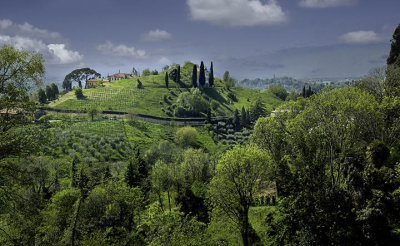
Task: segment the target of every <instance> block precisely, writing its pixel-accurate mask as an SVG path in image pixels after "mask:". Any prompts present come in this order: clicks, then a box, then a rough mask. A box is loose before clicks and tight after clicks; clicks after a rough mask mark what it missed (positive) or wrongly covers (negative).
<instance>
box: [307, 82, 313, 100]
mask: <svg viewBox="0 0 400 246" xmlns="http://www.w3.org/2000/svg"><path fill="white" fill-rule="evenodd" d="M310 96H312V90H311V85H309V86H308V90H307V97H310Z"/></svg>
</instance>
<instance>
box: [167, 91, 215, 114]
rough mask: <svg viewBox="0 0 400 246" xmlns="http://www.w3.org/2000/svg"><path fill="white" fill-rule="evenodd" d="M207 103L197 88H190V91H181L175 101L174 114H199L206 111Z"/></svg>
mask: <svg viewBox="0 0 400 246" xmlns="http://www.w3.org/2000/svg"><path fill="white" fill-rule="evenodd" d="M209 107H210V105H209V103H208V102H207V101H206V100H205V99H204V98H203V96H202V93H201V91H200V90H199V89H197V88H195V89H192V90H191V92H182V93H181V94H179V96H178V99H177V101H176V108H175V115H176V116H199V115H201V113H207V109H208V108H209Z"/></svg>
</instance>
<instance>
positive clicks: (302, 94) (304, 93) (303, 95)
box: [301, 86, 306, 98]
mask: <svg viewBox="0 0 400 246" xmlns="http://www.w3.org/2000/svg"><path fill="white" fill-rule="evenodd" d="M301 96H302V97H304V98H306V86H303V92H302V93H301Z"/></svg>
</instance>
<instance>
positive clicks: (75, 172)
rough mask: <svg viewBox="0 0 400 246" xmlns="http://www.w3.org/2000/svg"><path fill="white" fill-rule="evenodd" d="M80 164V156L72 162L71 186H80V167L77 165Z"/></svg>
mask: <svg viewBox="0 0 400 246" xmlns="http://www.w3.org/2000/svg"><path fill="white" fill-rule="evenodd" d="M77 164H78V158H76V157H75V158H74V160H73V161H72V164H71V187H77V186H78V178H79V177H78V169H77V167H76V165H77Z"/></svg>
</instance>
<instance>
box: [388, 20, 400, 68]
mask: <svg viewBox="0 0 400 246" xmlns="http://www.w3.org/2000/svg"><path fill="white" fill-rule="evenodd" d="M393 64H395V65H397V66H400V24H399V25H398V26H397V28H396V30H395V31H394V33H393V38H392V40H391V47H390V54H389V57H388V58H387V65H393Z"/></svg>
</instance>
